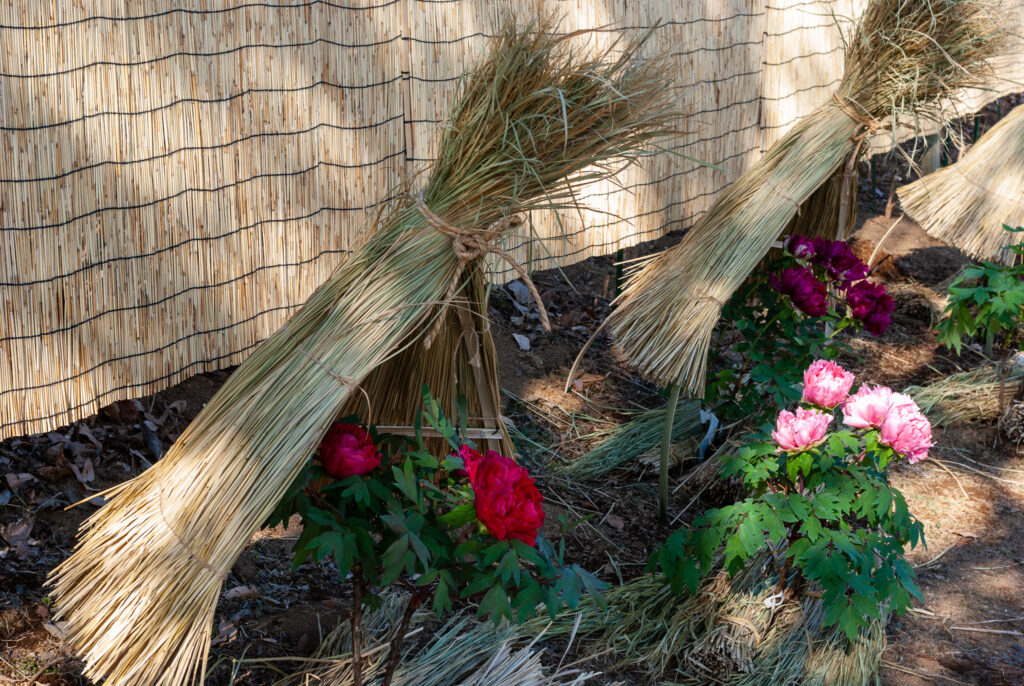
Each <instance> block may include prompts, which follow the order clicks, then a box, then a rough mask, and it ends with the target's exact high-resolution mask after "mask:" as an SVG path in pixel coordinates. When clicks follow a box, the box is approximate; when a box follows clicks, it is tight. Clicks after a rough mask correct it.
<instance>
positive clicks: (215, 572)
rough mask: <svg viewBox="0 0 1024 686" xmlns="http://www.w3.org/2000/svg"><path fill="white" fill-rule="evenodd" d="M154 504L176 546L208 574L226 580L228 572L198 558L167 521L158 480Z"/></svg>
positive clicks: (162, 488)
mask: <svg viewBox="0 0 1024 686" xmlns="http://www.w3.org/2000/svg"><path fill="white" fill-rule="evenodd" d="M156 504H157V508H158V509H159V511H160V521H162V522H163V524H164V526H166V527H167V530H168V531H170V532H171V534H172V535H173V536H174V541H175V543H177V544H178V547H179V548H181V549H182V550H184V551H185V552H186V553H187V554H188V556H189V557H190V558H192V559H193V560H195V562H196V563H197V564H198V565H199V566H200V567H202V568H203V569H205V570H206V571H208V572H210V573H211V574H213V575H214V576H216V577H218V578H220V579H221V580H222V581H223V580H226V579H227V578H228V572H229V571H230V570H224V569H219V568H217V567H214V566H213V565H212V564H210V563H209V562H207V561H206V560H204V559H203V558H202V556H200V555H199V553H198V552H197V551H196V549H195V548H193V547H192V546H191V545H189V542H188V541H187V540H185V537H184V536H182V535H181V533H180V532H179V531H178V530H177V529H175V528H174V525H173V524H171V522H170V520H168V519H167V514H166V513H165V512H164V486H163V484H162V483H160V481H159V480H157V498H156Z"/></svg>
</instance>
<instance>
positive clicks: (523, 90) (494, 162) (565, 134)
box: [52, 20, 677, 686]
mask: <svg viewBox="0 0 1024 686" xmlns="http://www.w3.org/2000/svg"><path fill="white" fill-rule="evenodd" d="M554 28H555V27H554V25H553V23H552V22H551V21H548V20H544V21H541V22H539V23H534V24H532V25H530V26H527V27H525V28H516V27H515V26H513V25H512V24H511V23H508V24H507V25H506V26H505V27H504V29H503V30H502V31H501V32H499V35H498V36H497V37H496V38H495V39H494V40H493V42H492V44H491V45H490V46H489V49H488V50H487V51H486V53H485V57H483V58H482V62H481V63H480V64H479V65H478V66H477V67H476V69H475V70H473V71H472V72H471V73H470V74H469V75H468V76H467V77H466V78H464V79H463V80H462V82H461V83H460V89H461V90H460V94H459V96H458V97H457V98H456V101H455V102H456V104H455V106H454V109H453V111H452V112H451V114H450V116H449V119H448V121H447V122H446V124H445V125H444V126H443V127H442V129H441V132H440V144H439V148H438V150H439V153H438V159H437V161H436V162H435V163H434V164H433V166H432V167H431V169H430V170H429V173H428V174H427V175H426V180H425V182H424V185H423V187H422V191H421V192H420V193H417V194H416V195H415V196H406V197H405V198H404V199H402V200H401V201H399V202H396V203H395V204H393V205H392V206H390V207H389V208H387V210H386V211H385V212H384V213H382V215H381V217H380V218H379V219H378V221H377V222H376V225H375V226H373V227H371V232H370V233H369V235H368V236H367V238H366V240H365V241H364V242H363V243H362V245H360V246H359V247H358V248H357V249H355V251H354V252H353V253H352V255H351V256H350V257H349V258H348V259H347V260H346V261H345V262H344V263H343V264H342V265H341V266H340V267H339V269H338V271H336V272H335V273H334V274H333V275H332V276H331V278H330V279H329V280H328V281H327V282H325V283H324V284H323V285H322V286H321V287H320V288H319V289H318V290H317V291H316V292H315V293H314V294H313V295H312V296H311V297H310V299H309V300H308V301H307V302H306V304H305V305H304V306H303V308H302V309H301V310H300V311H299V312H298V313H297V314H296V315H295V316H294V317H293V318H292V319H291V320H290V321H289V323H288V324H287V325H286V326H285V327H283V328H282V329H281V330H280V331H278V332H277V333H275V334H274V335H273V336H272V337H271V338H269V339H267V340H266V341H265V342H263V343H262V344H261V345H260V346H259V347H258V348H257V349H256V350H255V351H254V352H253V353H252V355H251V356H250V357H249V358H248V359H247V360H246V361H245V362H244V363H243V364H242V365H241V367H239V369H238V370H236V371H235V372H234V374H232V375H231V377H230V379H229V380H228V382H227V383H226V384H225V385H224V386H223V388H222V389H221V390H220V391H219V392H218V393H217V395H216V396H215V397H214V398H213V399H212V400H211V401H210V402H209V404H207V406H206V407H205V408H204V409H203V411H202V412H201V413H200V414H199V416H198V417H197V418H196V419H195V420H194V421H193V422H192V424H190V425H189V427H188V428H187V430H186V431H185V432H184V433H183V434H182V436H181V438H179V439H178V441H176V442H175V443H174V445H173V446H172V448H171V449H170V451H169V452H168V453H167V455H166V456H165V457H164V458H163V459H162V460H161V461H160V462H158V463H157V464H156V465H155V466H154V467H153V468H151V469H149V470H148V471H146V472H145V473H143V474H142V475H141V476H139V477H138V478H136V479H134V480H132V481H130V482H128V483H125V484H122V485H120V486H118V487H116V488H115V489H112V490H111V491H110V492H108V493H107V494H106V497H107V498H108V499H109V501H110V502H109V503H108V504H107V505H105V506H104V507H103V508H102V509H100V510H99V511H98V512H97V513H96V514H95V515H93V516H92V517H91V518H90V519H89V520H88V521H87V522H86V523H85V524H84V525H83V531H82V536H81V539H80V541H79V543H78V544H77V546H76V548H75V552H74V554H73V555H72V556H71V557H70V558H69V559H68V560H67V561H65V562H64V563H63V564H62V565H60V566H59V567H58V568H57V569H56V570H55V571H54V573H53V576H52V581H53V588H54V594H55V596H56V597H57V599H58V608H59V609H58V616H59V617H60V618H61V619H64V620H66V621H67V622H68V640H69V642H70V644H71V646H72V647H73V648H74V649H75V650H76V651H78V652H79V653H80V654H81V655H82V656H83V657H84V659H85V663H86V666H85V670H84V672H85V674H86V676H87V677H89V678H91V679H93V680H96V681H104V683H106V684H108V686H123V685H129V684H130V685H149V684H164V685H167V686H178V685H179V684H187V683H196V682H198V681H200V680H201V678H202V675H203V670H204V665H205V662H206V657H207V654H208V650H209V645H210V635H211V622H212V619H213V615H214V608H215V606H216V604H217V599H218V597H219V595H220V591H221V586H222V583H223V580H224V578H225V576H226V575H227V572H228V570H230V569H231V567H232V565H233V564H234V562H235V560H236V559H237V557H238V555H239V553H240V552H241V551H242V549H243V548H244V546H245V545H246V543H247V542H248V541H249V539H250V537H251V535H252V534H253V532H254V531H255V530H256V529H257V528H258V527H259V526H260V525H261V524H262V523H263V522H264V521H265V519H266V517H267V515H268V514H269V513H270V511H271V510H272V509H273V508H274V506H275V505H276V504H277V503H278V501H279V500H280V498H281V496H282V494H283V493H284V490H285V489H286V488H287V486H288V485H289V484H290V483H291V482H292V480H293V479H294V477H295V475H296V473H297V472H298V470H299V469H300V468H301V466H302V465H303V463H304V462H305V460H306V459H307V458H308V456H309V455H310V454H312V452H313V451H314V449H315V448H316V446H317V444H318V443H319V441H320V439H321V437H322V436H323V434H324V432H325V431H326V429H327V428H328V426H329V425H330V424H331V422H332V421H333V420H334V419H335V417H336V416H337V415H338V413H339V411H340V410H342V408H343V407H345V406H346V404H347V403H349V402H352V398H353V397H354V396H356V395H357V394H359V390H361V386H362V385H363V384H367V385H369V386H370V387H371V390H372V392H371V393H370V401H371V402H376V403H378V404H382V405H385V404H388V403H392V402H395V401H394V400H393V396H392V395H391V393H392V392H393V393H394V394H399V393H405V387H406V384H407V382H408V385H411V386H414V387H415V389H416V394H415V395H414V397H418V394H419V383H420V382H421V381H422V380H423V379H424V378H429V376H430V375H431V374H433V373H434V372H432V371H424V370H423V369H420V370H419V371H418V372H416V373H412V374H410V370H408V369H403V370H400V371H401V372H402V373H401V374H395V373H390V372H387V370H386V366H387V365H388V364H389V363H390V364H391V365H392V369H395V371H398V370H397V369H396V368H395V367H394V365H396V364H398V362H397V361H398V360H399V359H401V356H402V355H403V351H405V354H406V355H408V356H410V357H407V358H406V359H414V360H418V361H419V364H420V365H423V366H425V367H427V368H428V370H432V369H434V368H436V367H438V366H439V365H442V364H445V363H444V362H442V360H444V359H446V358H451V357H452V356H453V354H454V353H455V351H453V350H452V349H451V348H446V349H443V348H442V346H443V345H451V344H452V341H453V340H454V341H461V342H463V344H466V345H468V344H467V343H466V342H465V339H467V338H468V339H472V338H473V337H474V333H476V334H479V333H480V332H481V331H483V330H484V327H483V326H482V322H483V317H484V316H485V313H486V311H487V310H486V307H481V299H482V297H483V296H482V295H481V293H482V292H483V290H484V289H483V285H482V284H483V274H482V270H483V266H482V258H483V257H485V256H486V255H487V254H489V253H494V252H499V251H500V245H501V240H502V238H503V237H504V236H505V235H506V233H507V232H508V231H509V230H510V229H511V228H512V227H513V226H515V225H516V224H517V223H518V222H520V221H521V219H519V217H521V216H523V213H525V212H528V211H530V210H531V209H534V208H541V207H543V208H548V207H556V208H558V207H567V206H569V205H571V204H572V202H573V197H574V195H573V188H572V185H573V184H576V185H578V184H581V183H586V182H589V181H594V180H598V179H603V178H607V177H608V176H609V174H611V173H613V172H614V170H615V169H616V168H617V166H618V165H619V164H620V163H629V162H631V161H634V160H636V159H637V158H638V156H640V155H643V154H646V149H647V146H648V144H649V143H650V142H651V141H652V139H660V138H662V136H664V135H665V133H666V132H667V131H668V130H669V129H670V128H671V127H672V126H673V124H674V122H675V121H676V118H677V115H676V114H675V112H674V110H673V109H672V107H671V104H670V102H669V97H670V94H671V93H672V89H671V88H670V87H669V78H668V76H667V72H666V70H665V68H664V65H663V64H662V63H660V62H658V61H654V60H649V59H648V60H641V59H640V58H639V55H638V51H639V50H640V47H641V44H642V42H643V40H644V37H641V38H638V39H636V40H634V41H633V42H631V43H629V44H628V45H619V46H615V47H613V48H610V49H609V50H608V51H604V52H601V53H598V54H595V53H593V52H592V51H589V50H585V49H580V48H578V47H573V46H574V45H575V43H574V40H575V36H572V35H568V36H557V35H556V33H555V32H554V30H553V29H554ZM570 180H571V181H570ZM466 314H469V315H471V320H474V319H475V321H476V322H477V324H478V326H475V327H474V326H473V325H471V324H470V323H467V322H466V320H465V315H466ZM444 318H447V321H445V319H444ZM439 320H441V326H440V329H436V328H435V325H436V324H437V322H438V321H439ZM446 324H448V325H451V324H454V326H455V327H457V328H456V329H455V331H456V333H451V331H450V330H449V329H448V328H446ZM446 331H447V333H446ZM425 338H426V339H430V340H431V341H432V346H431V348H430V351H429V352H430V354H429V355H426V354H423V353H422V352H421V351H415V348H417V347H419V346H422V345H423V343H424V339H425ZM456 344H458V343H456ZM478 354H479V348H478V347H477V344H474V345H472V346H471V349H470V351H469V352H468V353H466V354H465V358H464V359H465V360H466V361H472V362H476V363H479V364H480V368H481V369H482V370H483V362H481V361H480V360H479V357H478ZM460 364H461V363H460ZM375 371H378V372H379V376H378V377H376V379H374V380H371V382H372V383H371V382H368V381H367V379H368V377H370V375H372V374H373V373H374V372H375ZM385 372H386V375H385ZM470 373H473V372H472V371H471V372H470ZM481 373H482V374H486V373H488V372H486V370H483V371H482V372H481ZM408 376H414V377H417V378H414V379H412V380H409V379H408V378H407V377H408ZM442 376H443V374H442ZM492 381H493V379H492ZM484 382H485V383H487V382H488V381H487V380H486V379H484ZM494 386H495V387H494V389H493V391H494V393H492V394H491V397H492V398H496V390H497V389H496V384H494ZM435 390H436V389H435ZM485 395H487V394H484V393H482V394H480V396H481V397H484V396H485ZM407 402H410V401H409V400H402V401H400V403H407ZM491 416H492V417H494V415H491ZM411 419H412V417H411V416H407V417H406V418H405V422H404V423H406V424H408V423H410V422H411Z"/></svg>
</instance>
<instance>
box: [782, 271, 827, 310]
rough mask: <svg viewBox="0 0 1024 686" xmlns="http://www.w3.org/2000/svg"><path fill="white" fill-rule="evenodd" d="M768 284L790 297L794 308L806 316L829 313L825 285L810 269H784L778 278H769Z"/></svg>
mask: <svg viewBox="0 0 1024 686" xmlns="http://www.w3.org/2000/svg"><path fill="white" fill-rule="evenodd" d="M768 283H770V284H771V285H772V288H774V289H775V290H777V291H778V292H779V293H781V294H782V295H788V296H789V298H790V300H791V301H792V302H793V307H795V308H797V309H798V310H800V311H801V312H804V313H805V314H808V315H810V316H812V317H820V316H822V315H824V314H825V313H826V312H827V311H828V293H827V291H826V289H825V284H823V283H822V282H821V281H818V279H817V277H815V276H814V272H812V271H811V269H810V267H791V268H789V269H783V270H782V272H780V273H779V274H778V276H776V275H775V274H772V275H771V276H769V277H768Z"/></svg>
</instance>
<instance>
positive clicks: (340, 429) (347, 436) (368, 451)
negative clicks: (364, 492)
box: [320, 422, 380, 479]
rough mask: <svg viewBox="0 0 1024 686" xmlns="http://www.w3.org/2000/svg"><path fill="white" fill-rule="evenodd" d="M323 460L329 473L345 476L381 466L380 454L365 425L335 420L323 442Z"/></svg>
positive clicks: (321, 455) (336, 476)
mask: <svg viewBox="0 0 1024 686" xmlns="http://www.w3.org/2000/svg"><path fill="white" fill-rule="evenodd" d="M320 462H321V463H323V465H324V471H325V472H327V473H328V474H329V475H330V476H333V477H334V478H335V479H344V478H345V477H347V476H353V475H356V474H366V473H367V472H370V471H373V470H374V469H376V468H377V467H379V466H380V454H379V453H378V452H377V446H375V445H374V444H373V439H372V438H370V434H369V433H367V431H366V429H364V428H363V427H361V426H356V425H355V424H342V423H341V422H335V423H334V426H332V427H331V428H330V429H329V430H328V431H327V435H326V436H324V440H323V442H321V443H320Z"/></svg>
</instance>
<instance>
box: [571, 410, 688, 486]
mask: <svg viewBox="0 0 1024 686" xmlns="http://www.w3.org/2000/svg"><path fill="white" fill-rule="evenodd" d="M667 410H668V405H662V406H661V407H656V408H655V409H653V410H647V411H645V412H639V413H637V415H636V416H635V417H633V418H632V419H630V420H629V421H628V422H625V423H623V424H619V425H617V426H615V427H614V428H612V429H611V430H609V431H608V437H607V438H606V439H605V440H603V441H601V443H600V444H599V445H597V446H596V447H595V448H594V449H593V450H591V451H590V452H588V453H586V454H584V455H581V456H580V457H579V458H577V459H575V460H573V461H572V462H570V463H568V464H566V465H564V466H562V467H561V471H562V473H564V474H565V475H566V476H569V477H572V478H575V479H596V478H597V477H599V476H602V475H604V474H607V473H608V472H610V471H612V470H614V469H617V468H619V467H621V466H623V465H625V464H626V463H628V462H630V461H631V460H633V459H635V458H637V457H639V456H640V455H642V454H644V453H646V452H647V451H648V450H651V449H652V448H654V447H655V446H657V445H658V441H660V440H661V434H662V427H663V426H664V425H665V414H666V411H667ZM698 429H700V403H699V402H698V401H695V400H682V401H680V402H679V404H678V405H677V408H676V412H675V421H674V422H673V425H672V442H673V443H677V442H679V441H682V440H683V439H684V438H685V437H686V436H688V435H690V434H693V433H696V432H697V430H698Z"/></svg>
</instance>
